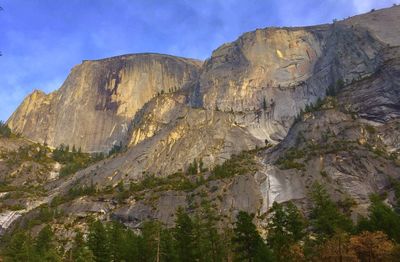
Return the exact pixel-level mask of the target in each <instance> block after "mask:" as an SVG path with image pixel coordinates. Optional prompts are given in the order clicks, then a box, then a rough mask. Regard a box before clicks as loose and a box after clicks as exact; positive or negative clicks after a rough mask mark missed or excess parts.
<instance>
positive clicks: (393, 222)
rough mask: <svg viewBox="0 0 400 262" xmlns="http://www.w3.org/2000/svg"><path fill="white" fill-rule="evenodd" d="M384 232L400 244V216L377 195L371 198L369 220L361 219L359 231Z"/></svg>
mask: <svg viewBox="0 0 400 262" xmlns="http://www.w3.org/2000/svg"><path fill="white" fill-rule="evenodd" d="M364 230H368V231H383V232H385V233H386V234H387V235H388V236H389V237H390V238H391V239H393V240H395V241H397V242H400V215H398V214H397V213H396V212H395V211H394V210H393V209H392V208H390V207H389V206H388V205H386V204H385V203H384V202H383V200H382V199H381V198H380V197H379V196H376V195H373V196H371V206H370V214H369V217H368V219H361V220H360V221H359V224H358V231H359V232H362V231H364Z"/></svg>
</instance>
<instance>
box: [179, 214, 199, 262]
mask: <svg viewBox="0 0 400 262" xmlns="http://www.w3.org/2000/svg"><path fill="white" fill-rule="evenodd" d="M175 223H176V224H175V228H174V238H175V241H176V251H177V256H178V259H179V261H194V260H195V256H194V249H195V239H194V226H193V221H192V219H191V218H190V217H189V215H188V214H187V213H186V212H185V211H184V210H183V209H182V208H178V210H177V213H176V222H175Z"/></svg>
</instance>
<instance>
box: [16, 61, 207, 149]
mask: <svg viewBox="0 0 400 262" xmlns="http://www.w3.org/2000/svg"><path fill="white" fill-rule="evenodd" d="M200 65H201V62H200V61H196V60H191V59H183V58H178V57H173V56H167V55H158V54H139V55H126V56H119V57H113V58H108V59H103V60H96V61H84V62H83V63H82V64H80V65H78V66H76V67H74V68H73V69H72V71H71V73H70V75H69V76H68V78H67V80H66V81H65V82H64V84H63V85H62V87H61V88H60V89H59V90H57V91H55V92H53V93H51V94H49V95H45V94H44V93H42V92H39V91H35V92H33V93H32V94H31V95H30V96H28V97H27V98H26V99H25V101H24V102H23V103H22V104H21V106H20V107H19V108H18V109H17V111H15V113H14V114H13V115H12V116H11V117H10V119H9V120H8V125H9V126H10V128H11V129H12V130H13V131H14V132H16V133H22V134H23V135H24V136H26V137H28V138H30V139H32V140H35V141H39V142H42V143H47V144H48V145H51V146H54V147H55V146H58V145H60V144H62V143H63V144H66V145H70V146H72V145H75V146H76V147H77V148H78V147H81V148H82V150H84V151H88V152H90V151H108V150H109V149H110V148H111V147H112V145H113V144H119V143H120V141H122V140H123V139H126V138H125V136H126V134H127V131H128V127H129V125H130V122H131V121H132V119H133V117H134V115H135V113H136V112H137V111H138V110H139V109H140V108H141V107H142V106H143V105H144V104H145V103H146V102H147V101H149V100H150V99H152V98H153V97H155V96H156V95H157V94H159V93H164V92H165V93H167V92H173V91H175V90H177V89H179V88H181V87H182V86H183V85H184V84H185V83H188V82H190V81H192V80H194V79H196V78H197V75H198V70H199V67H200Z"/></svg>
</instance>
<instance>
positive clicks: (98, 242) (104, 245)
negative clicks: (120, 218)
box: [88, 221, 111, 262]
mask: <svg viewBox="0 0 400 262" xmlns="http://www.w3.org/2000/svg"><path fill="white" fill-rule="evenodd" d="M88 246H89V249H90V250H91V251H92V252H93V256H94V261H96V262H107V261H110V260H111V254H110V245H109V241H108V236H107V231H106V229H105V228H104V225H103V224H102V223H101V222H100V221H95V222H93V223H92V224H91V225H90V226H89V235H88Z"/></svg>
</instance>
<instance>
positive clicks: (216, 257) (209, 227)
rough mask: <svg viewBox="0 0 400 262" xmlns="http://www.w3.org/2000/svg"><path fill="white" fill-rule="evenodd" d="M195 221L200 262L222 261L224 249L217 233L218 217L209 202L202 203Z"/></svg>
mask: <svg viewBox="0 0 400 262" xmlns="http://www.w3.org/2000/svg"><path fill="white" fill-rule="evenodd" d="M197 221H198V222H197V223H195V225H196V226H197V228H198V230H197V231H198V233H197V237H196V239H197V242H199V243H198V244H197V246H198V257H200V259H201V261H212V262H215V261H223V258H224V256H225V253H226V247H225V246H224V245H223V241H222V239H221V236H220V235H219V233H218V228H217V221H218V215H217V214H216V212H215V210H214V209H213V208H212V207H211V204H210V202H209V201H203V203H202V207H201V210H200V213H199V215H198V216H197Z"/></svg>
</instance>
